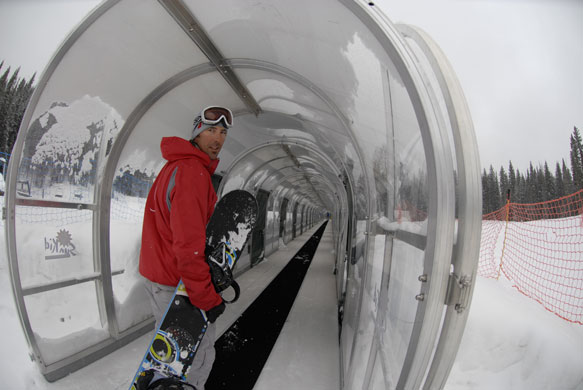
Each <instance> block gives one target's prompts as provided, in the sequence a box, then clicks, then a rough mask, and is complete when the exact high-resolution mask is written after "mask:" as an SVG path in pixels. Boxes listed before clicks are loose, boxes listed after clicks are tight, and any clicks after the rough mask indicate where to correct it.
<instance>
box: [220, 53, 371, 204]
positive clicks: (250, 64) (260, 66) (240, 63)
mask: <svg viewBox="0 0 583 390" xmlns="http://www.w3.org/2000/svg"><path fill="white" fill-rule="evenodd" d="M227 62H228V63H229V64H230V65H231V66H234V67H236V68H241V69H255V70H263V71H267V72H270V73H274V74H277V75H280V76H283V77H286V78H288V79H290V80H293V81H295V82H297V83H298V84H300V85H302V86H304V87H306V88H307V89H309V90H310V91H312V92H313V93H314V95H316V96H317V97H318V98H319V99H321V100H322V101H323V102H324V103H325V104H326V105H327V106H328V107H329V108H330V110H331V111H332V112H333V113H334V115H335V116H336V117H337V118H338V120H339V121H340V123H341V124H342V126H343V128H344V130H345V131H346V134H347V135H348V137H349V138H350V140H351V142H352V143H353V144H354V145H356V146H357V147H356V148H355V151H356V153H357V156H358V159H359V162H360V164H361V166H363V167H364V166H366V164H365V163H364V159H363V158H362V156H361V154H360V150H361V148H360V144H359V143H358V141H357V139H356V136H355V135H354V132H353V131H352V128H351V126H350V124H349V123H350V121H349V120H348V119H347V118H346V117H345V116H344V114H343V113H342V111H340V109H339V108H338V107H337V106H336V104H335V103H334V102H333V100H332V99H331V98H329V97H328V95H327V94H326V93H325V92H324V91H323V90H322V89H320V88H319V87H318V86H317V85H315V84H314V83H312V82H310V81H309V80H308V79H306V78H305V77H304V76H302V75H300V74H298V73H296V72H294V71H292V70H291V69H287V68H284V67H282V66H280V65H277V64H274V63H271V62H267V61H260V60H254V59H249V58H233V59H229V60H227ZM336 155H341V154H340V153H338V151H336ZM341 163H342V164H344V163H343V162H341ZM343 168H344V169H343V170H344V171H345V172H348V170H347V169H346V167H345V166H343ZM363 175H364V177H365V181H364V182H365V184H366V193H367V194H368V193H370V187H369V186H370V183H369V177H368V172H367V171H366V169H364V170H363ZM348 176H349V175H348ZM349 177H350V176H349ZM368 203H369V204H368V208H369V210H368V212H369V213H370V207H371V205H370V202H368Z"/></svg>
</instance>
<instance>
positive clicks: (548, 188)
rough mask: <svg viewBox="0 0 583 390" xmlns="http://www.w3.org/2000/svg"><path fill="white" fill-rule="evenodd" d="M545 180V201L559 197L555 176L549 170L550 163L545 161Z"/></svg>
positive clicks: (543, 177) (542, 176)
mask: <svg viewBox="0 0 583 390" xmlns="http://www.w3.org/2000/svg"><path fill="white" fill-rule="evenodd" d="M541 178H542V180H543V198H542V200H543V201H547V200H552V199H555V198H556V197H557V189H556V188H555V178H554V177H553V174H552V173H551V171H550V170H549V165H548V164H547V163H546V161H545V165H544V168H543V172H542V175H541Z"/></svg>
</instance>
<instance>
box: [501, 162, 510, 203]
mask: <svg viewBox="0 0 583 390" xmlns="http://www.w3.org/2000/svg"><path fill="white" fill-rule="evenodd" d="M508 190H510V180H509V179H508V175H506V171H505V170H504V167H500V199H501V200H503V199H506V193H507V192H508Z"/></svg>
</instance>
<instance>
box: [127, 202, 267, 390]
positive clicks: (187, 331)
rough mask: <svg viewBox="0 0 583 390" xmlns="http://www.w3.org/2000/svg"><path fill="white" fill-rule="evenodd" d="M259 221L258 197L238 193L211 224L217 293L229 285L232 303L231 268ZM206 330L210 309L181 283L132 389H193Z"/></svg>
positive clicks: (209, 257) (216, 212)
mask: <svg viewBox="0 0 583 390" xmlns="http://www.w3.org/2000/svg"><path fill="white" fill-rule="evenodd" d="M256 219H257V202H256V200H255V198H254V197H253V195H251V194H250V193H248V192H247V191H243V190H235V191H232V192H229V193H228V194H226V195H225V196H223V197H222V198H221V199H220V200H219V202H218V203H217V205H216V206H215V210H214V212H213V215H212V216H211V219H210V221H209V223H208V225H207V229H206V235H207V242H206V246H207V248H206V255H207V262H208V263H209V267H210V269H211V279H212V280H213V284H214V286H215V289H216V290H217V292H219V293H220V292H222V291H223V290H225V289H227V288H228V287H233V288H234V289H235V298H234V299H232V300H231V301H226V302H227V303H229V302H233V301H234V300H236V299H237V298H238V295H239V287H238V285H237V284H236V282H234V281H233V277H232V269H233V267H234V266H235V264H236V262H237V259H238V258H239V256H240V254H241V251H242V250H243V247H244V246H245V244H246V243H247V241H248V239H249V237H251V230H252V229H253V227H254V225H255V221H256ZM207 327H208V319H207V316H206V313H205V311H204V310H201V309H199V308H197V307H195V306H194V305H192V303H190V300H189V298H188V295H187V293H186V288H185V287H184V284H183V283H182V281H180V283H179V284H178V286H177V287H176V291H175V293H174V297H173V298H172V300H171V301H170V303H169V305H168V310H167V312H166V314H165V315H164V318H163V319H162V321H161V323H160V327H159V328H158V329H157V331H156V334H155V335H154V338H153V340H152V342H151V343H150V346H149V347H148V350H147V352H146V355H145V356H144V358H143V360H142V362H141V364H140V367H139V368H138V371H137V373H136V375H135V376H134V380H133V381H132V384H131V386H130V390H143V389H166V388H169V389H194V387H193V386H192V385H190V384H188V383H186V382H185V381H186V378H187V376H188V371H189V369H190V366H191V364H192V362H193V360H194V357H195V355H196V352H197V350H198V347H199V345H200V342H201V340H202V339H203V337H204V336H205V332H206V330H207Z"/></svg>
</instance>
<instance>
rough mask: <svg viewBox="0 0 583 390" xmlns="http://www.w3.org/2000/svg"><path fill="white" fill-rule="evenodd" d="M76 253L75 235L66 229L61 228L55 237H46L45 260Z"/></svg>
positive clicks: (64, 257)
mask: <svg viewBox="0 0 583 390" xmlns="http://www.w3.org/2000/svg"><path fill="white" fill-rule="evenodd" d="M76 255H77V252H76V251H75V245H73V237H72V236H71V233H69V232H68V231H66V230H65V229H61V230H59V232H58V233H57V236H56V237H55V238H50V239H47V238H46V237H45V260H55V259H66V258H69V257H71V256H76Z"/></svg>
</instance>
